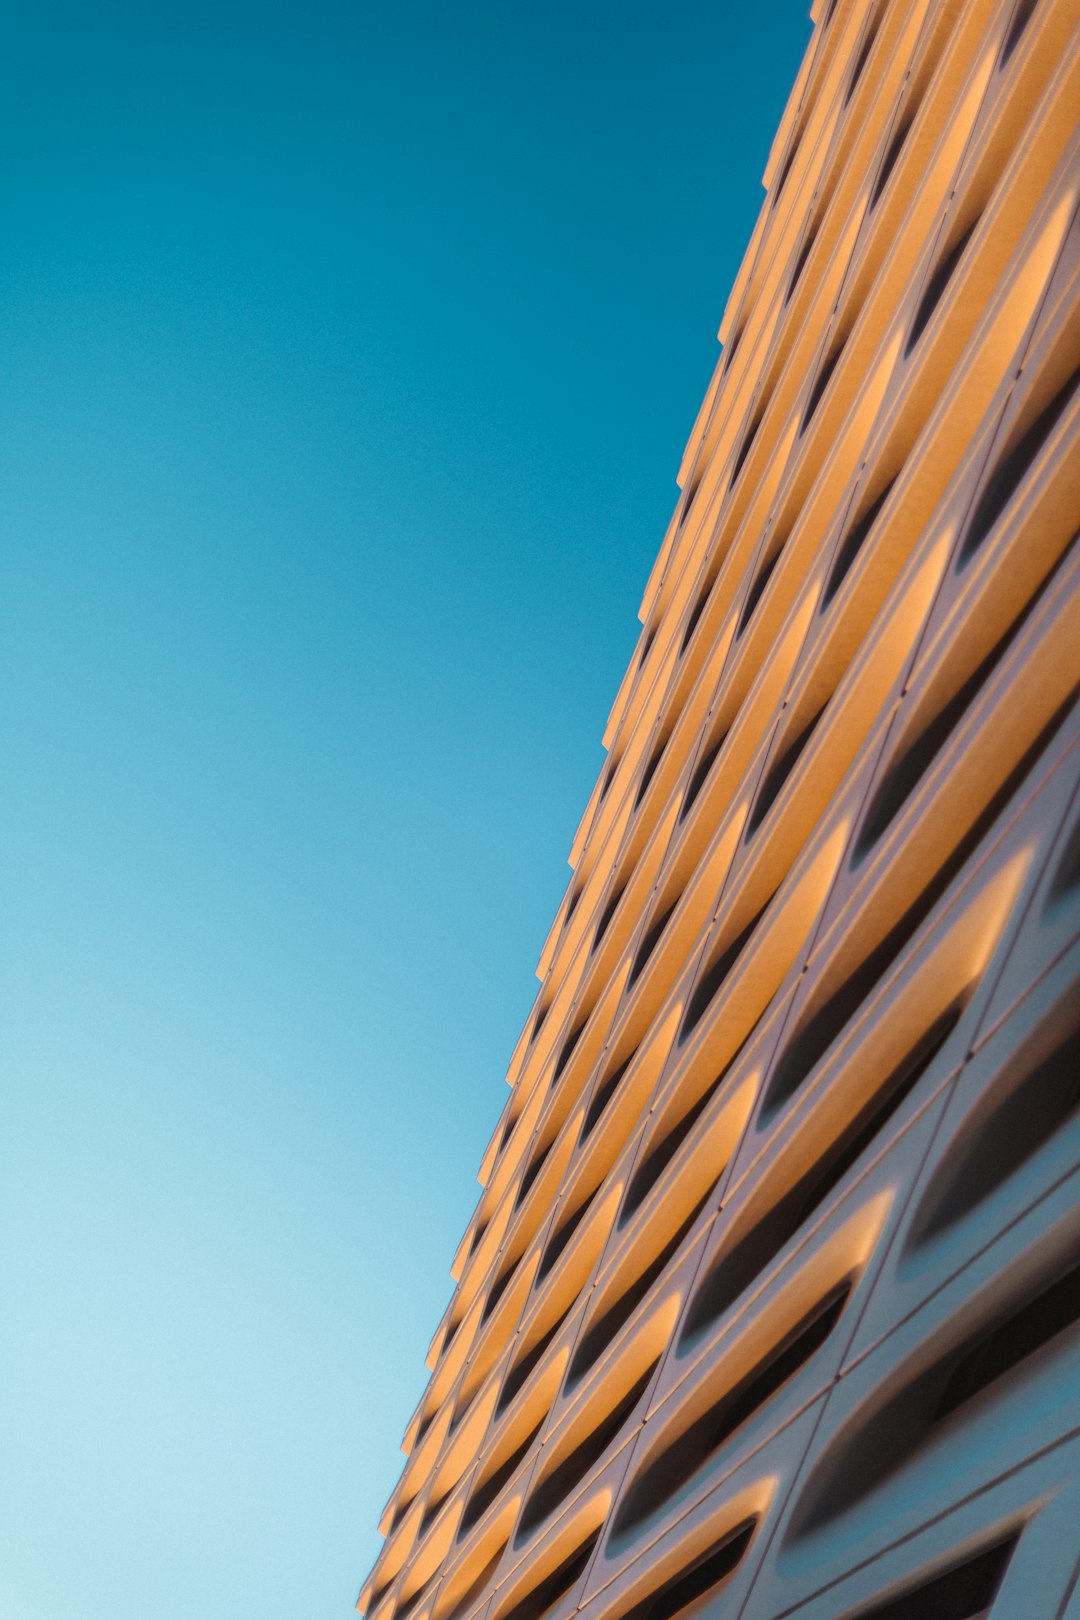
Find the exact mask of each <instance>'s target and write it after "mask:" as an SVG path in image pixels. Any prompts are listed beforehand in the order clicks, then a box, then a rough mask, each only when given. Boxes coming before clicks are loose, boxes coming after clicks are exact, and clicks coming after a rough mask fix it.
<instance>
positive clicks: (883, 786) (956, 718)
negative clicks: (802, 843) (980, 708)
mask: <svg viewBox="0 0 1080 1620" xmlns="http://www.w3.org/2000/svg"><path fill="white" fill-rule="evenodd" d="M1067 555H1068V553H1067V552H1065V553H1063V555H1062V557H1060V558H1059V559H1058V561H1057V562H1056V563H1055V564H1054V566H1053V567H1052V568H1051V569H1050V571H1049V573H1048V574H1047V575H1046V576H1045V578H1044V579H1043V580H1042V582H1041V583H1040V584H1039V585H1038V586H1037V588H1036V589H1035V591H1034V592H1033V593H1032V595H1031V596H1030V597H1029V598H1028V600H1027V601H1026V602H1025V603H1023V604H1022V605H1020V608H1019V612H1018V613H1017V616H1016V618H1015V619H1013V621H1012V623H1011V624H1010V625H1008V626H1007V627H1006V629H1005V630H1004V632H1003V633H1002V635H1001V636H999V638H998V640H997V641H996V642H995V643H994V645H993V646H992V647H991V648H990V651H989V652H988V653H987V654H986V655H985V657H984V658H983V660H982V662H981V663H980V664H979V665H978V666H977V667H976V668H975V669H974V670H972V672H971V674H970V675H969V676H968V677H967V679H966V680H965V681H964V682H963V683H962V685H960V686H959V687H958V688H957V689H956V691H955V692H954V693H953V695H952V696H951V697H950V698H949V699H948V700H947V701H946V702H945V703H943V704H942V705H941V707H940V708H939V709H938V711H937V713H936V714H935V715H934V716H933V717H932V718H931V719H929V720H928V721H927V722H926V723H925V724H924V725H923V726H922V727H921V729H920V730H919V732H918V735H917V736H915V737H914V738H913V739H912V740H911V741H910V742H909V743H908V744H907V745H906V746H905V747H904V749H903V751H902V752H901V753H900V755H899V757H898V758H897V759H896V760H895V761H894V762H893V764H892V765H890V766H889V768H888V770H887V771H886V772H885V774H884V776H883V777H882V779H881V783H880V785H879V786H878V788H877V789H876V790H875V792H874V795H873V797H872V798H871V800H870V803H869V804H868V805H867V808H866V810H865V812H864V814H863V817H862V821H861V823H860V826H859V830H858V833H857V834H856V837H855V841H854V844H853V845H852V850H851V857H850V859H851V866H852V868H855V867H858V866H860V865H861V864H862V862H863V861H864V860H865V859H866V857H867V856H868V855H869V854H870V852H871V850H872V849H874V848H875V847H876V845H877V844H879V843H880V842H881V840H882V838H883V837H884V836H885V834H886V832H888V830H889V828H890V827H891V826H892V824H893V822H894V821H895V820H896V818H897V816H898V815H899V814H900V812H901V810H903V808H904V806H905V804H907V802H908V800H909V799H910V798H911V796H912V794H913V793H914V792H915V791H916V789H917V788H918V786H919V784H920V782H921V781H922V780H923V778H924V777H925V776H926V774H927V772H928V771H929V770H930V768H931V766H932V765H933V763H934V761H935V760H936V759H937V757H938V755H939V754H940V753H941V751H942V749H943V748H944V747H945V745H946V743H947V742H948V741H949V738H950V737H951V736H952V734H953V732H954V731H955V730H956V728H957V727H958V726H959V724H960V722H961V721H962V720H963V718H964V716H965V715H966V714H967V712H968V710H969V709H971V708H972V707H973V705H974V704H975V702H976V700H977V698H978V697H979V694H980V693H981V692H982V690H983V688H984V686H986V684H987V683H988V681H989V680H990V677H991V676H992V675H993V673H994V671H995V670H996V669H997V668H998V666H999V664H1001V663H1002V661H1003V660H1004V658H1005V655H1006V653H1007V652H1008V651H1009V648H1010V647H1011V646H1012V644H1013V642H1014V641H1015V640H1016V638H1017V637H1018V636H1019V634H1020V632H1021V630H1022V629H1023V627H1024V625H1025V624H1026V623H1027V622H1028V620H1029V619H1030V617H1031V615H1032V613H1033V612H1034V610H1035V608H1036V606H1037V605H1038V603H1039V601H1040V600H1041V598H1042V597H1043V596H1044V595H1045V593H1046V591H1047V589H1048V587H1049V585H1050V583H1051V581H1052V580H1053V579H1054V576H1055V575H1056V573H1057V572H1058V570H1059V569H1060V567H1061V564H1062V562H1063V561H1064V558H1065V557H1066V556H1067Z"/></svg>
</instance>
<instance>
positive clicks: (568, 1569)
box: [498, 1530, 600, 1620]
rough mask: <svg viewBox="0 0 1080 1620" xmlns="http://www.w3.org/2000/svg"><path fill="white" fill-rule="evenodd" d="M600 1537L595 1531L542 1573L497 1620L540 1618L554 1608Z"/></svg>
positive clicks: (581, 1570) (577, 1578)
mask: <svg viewBox="0 0 1080 1620" xmlns="http://www.w3.org/2000/svg"><path fill="white" fill-rule="evenodd" d="M599 1539H600V1531H599V1530H594V1531H593V1533H592V1535H591V1536H590V1537H589V1538H588V1540H587V1541H586V1542H585V1544H584V1546H582V1547H581V1548H579V1549H578V1551H577V1552H575V1553H572V1554H571V1556H570V1557H569V1558H567V1559H564V1561H563V1562H562V1563H561V1564H560V1565H559V1566H558V1568H557V1569H553V1570H552V1572H551V1574H550V1575H547V1576H545V1577H544V1579H543V1580H542V1581H540V1583H539V1584H538V1585H537V1586H534V1587H533V1589H532V1591H531V1592H527V1593H526V1594H525V1596H524V1597H522V1598H519V1599H518V1601H517V1602H516V1603H515V1604H514V1605H513V1606H512V1607H511V1608H509V1609H504V1610H503V1611H502V1612H501V1613H500V1615H499V1616H498V1620H542V1616H543V1615H545V1614H547V1613H548V1611H549V1610H550V1609H553V1608H554V1607H555V1605H556V1603H558V1602H559V1601H560V1600H561V1599H562V1598H564V1597H565V1596H566V1594H567V1592H569V1591H570V1589H571V1587H572V1586H575V1585H576V1584H577V1582H578V1581H579V1580H580V1579H581V1577H582V1575H584V1573H585V1568H586V1565H587V1564H588V1562H589V1559H590V1558H591V1557H592V1551H593V1548H594V1547H595V1546H596V1543H597V1542H598V1541H599Z"/></svg>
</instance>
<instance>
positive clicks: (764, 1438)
mask: <svg viewBox="0 0 1080 1620" xmlns="http://www.w3.org/2000/svg"><path fill="white" fill-rule="evenodd" d="M814 20H815V26H814V32H813V35H812V38H811V41H810V44H809V46H808V49H807V53H806V57H805V60H804V62H803V66H802V68H801V70H800V73H799V76H798V79H797V82H796V85H795V88H794V91H793V93H792V97H791V100H790V102H789V105H788V107H787V110H786V112H785V114H784V117H783V119H782V121H781V125H780V129H779V131H778V134H777V137H776V141H775V144H774V148H773V152H772V155H771V157H770V161H769V165H768V168H767V171H766V175H765V186H766V195H765V201H764V204H763V207H762V211H761V216H760V218H759V221H758V224H757V227H756V229H755V231H754V234H753V237H752V239H751V242H750V245H749V248H748V250H747V254H746V258H745V260H744V262H743V265H742V268H741V269H740V271H739V274H738V277H737V279H736V283H735V287H734V289H733V291H732V294H731V297H730V299H729V303H728V307H727V311H726V313H725V316H724V321H723V325H722V327H721V333H720V336H721V340H722V343H723V351H722V355H721V359H720V362H719V364H718V366H717V369H716V373H715V375H714V378H713V380H712V383H711V384H710V387H709V389H708V392H707V394H706V397H705V400H704V403H703V405H702V407H701V411H700V413H699V416H698V419H697V422H696V424H695V426H694V429H693V432H692V434H691V438H690V442H689V444H688V447H687V450H686V453H685V456H684V459H683V463H682V468H681V471H680V486H681V491H682V493H681V495H680V499H679V501H678V504H677V506H676V510H675V513H674V515H673V517H672V520H671V524H670V526H669V529H668V532H667V534H666V536H665V538H664V541H663V544H662V545H661V547H660V551H659V555H658V558H657V561H656V564H655V567H654V569H653V573H652V576H651V578H650V580H649V583H648V586H647V589H646V592H645V597H644V601H643V603H642V606H641V610H640V617H641V620H642V624H643V629H642V634H641V639H640V642H639V646H638V649H637V650H636V651H635V654H634V657H633V659H632V660H631V663H630V666H629V668H628V670H627V672H626V675H625V677H624V680H623V682H622V685H621V687H620V689H619V692H618V694H617V697H616V700H615V704H614V707H613V709H612V711H611V715H610V718H609V721H608V725H607V730H606V733H605V737H604V742H605V746H606V748H607V750H608V757H607V762H606V764H605V767H604V769H603V771H602V772H601V775H600V778H599V780H598V782H597V784H596V787H595V789H594V791H593V794H592V796H591V798H590V801H589V803H588V805H587V807H586V810H585V814H584V816H583V818H582V821H581V824H580V827H579V829H578V832H577V836H576V838H575V840H574V843H573V848H572V852H571V864H572V867H573V878H572V881H571V883H570V885H569V888H568V890H567V894H566V896H565V898H564V901H563V903H562V905H561V906H560V909H559V912H558V914H557V916H556V919H555V922H554V925H553V927H552V930H551V933H550V935H549V938H548V940H547V943H546V945H545V947H544V951H543V955H542V958H541V962H540V968H539V970H538V972H539V977H540V979H541V989H540V992H539V995H538V998H537V1002H536V1005H535V1008H534V1010H533V1013H532V1015H531V1016H530V1019H529V1022H528V1024H527V1026H526V1028H525V1030H524V1031H523V1033H522V1035H521V1038H520V1040H519V1042H518V1045H517V1048H516V1050H515V1052H514V1056H513V1059H512V1061H511V1065H510V1070H509V1074H508V1077H507V1079H508V1084H509V1086H510V1088H511V1089H510V1095H509V1100H508V1102H507V1105H506V1109H505V1112H504V1115H503V1119H502V1120H501V1122H500V1125H499V1127H498V1129H497V1131H496V1133H495V1136H494V1137H493V1139H492V1142H491V1143H490V1144H489V1147H488V1149H487V1152H486V1153H485V1155H484V1159H483V1162H482V1165H481V1170H480V1181H481V1184H482V1187H483V1191H482V1194H481V1197H480V1200H479V1203H478V1205H477V1209H476V1213H475V1215H474V1217H473V1220H472V1222H471V1223H470V1226H469V1229H468V1231H467V1232H466V1234H465V1237H464V1239H463V1240H462V1243H461V1246H460V1248H459V1250H458V1254H457V1256H456V1258H455V1262H454V1266H453V1275H454V1277H455V1278H456V1279H457V1286H456V1290H455V1292H454V1295H453V1297H452V1299H451V1301H450V1304H449V1306H448V1308H447V1311H446V1314H445V1317H444V1319H443V1321H442V1323H441V1324H440V1326H439V1329H438V1331H437V1332H436V1335H435V1338H434V1340H433V1342H432V1345H431V1348H430V1352H429V1356H428V1365H429V1367H430V1368H431V1379H430V1382H429V1385H428V1388H427V1390H426V1392H425V1394H424V1397H423V1399H422V1401H421V1403H420V1406H419V1407H418V1409H417V1411H416V1413H415V1414H414V1416H413V1418H412V1420H411V1421H410V1423H409V1425H408V1429H407V1431H406V1435H405V1441H404V1450H405V1451H406V1453H407V1461H406V1464H405V1468H404V1471H403V1473H402V1476H401V1480H400V1482H399V1484H398V1486H397V1488H396V1489H395V1491H394V1494H393V1496H392V1497H391V1500H390V1502H389V1504H388V1506H387V1508H386V1511H385V1514H384V1518H383V1521H382V1524H381V1527H380V1528H381V1529H382V1531H383V1533H384V1535H385V1538H386V1539H385V1543H384V1546H383V1550H382V1552H381V1555H380V1557H379V1560H378V1562H377V1563H376V1566H375V1569H374V1570H373V1572H372V1574H371V1575H370V1576H369V1578H368V1580H367V1582H366V1584H365V1586H364V1589H363V1591H362V1593H361V1597H360V1604H359V1607H360V1608H361V1609H363V1610H364V1612H365V1613H366V1614H367V1615H368V1616H370V1617H371V1620H406V1617H407V1616H411V1617H413V1620H540V1617H541V1616H551V1617H552V1620H569V1617H570V1616H571V1615H574V1614H576V1613H577V1612H578V1611H579V1610H580V1611H582V1612H583V1613H586V1614H588V1615H590V1616H595V1617H596V1620H631V1617H632V1620H671V1617H674V1616H676V1615H683V1614H689V1613H691V1612H693V1613H694V1614H697V1613H698V1612H699V1611H700V1612H702V1613H704V1612H706V1611H707V1612H708V1613H710V1614H712V1613H716V1614H717V1615H724V1616H727V1615H730V1616H732V1617H733V1620H734V1617H736V1616H740V1617H744V1620H779V1617H780V1616H785V1615H789V1614H798V1615H800V1616H802V1617H805V1620H835V1617H841V1616H848V1615H850V1616H852V1617H853V1620H855V1617H856V1616H865V1617H870V1616H874V1617H876V1620H916V1617H923V1616H935V1617H941V1620H965V1617H971V1616H975V1615H980V1614H987V1613H990V1612H991V1609H992V1612H993V1614H994V1616H995V1620H1005V1617H1015V1620H1042V1617H1044V1616H1045V1617H1046V1620H1056V1617H1058V1616H1062V1615H1069V1616H1071V1615H1072V1614H1073V1613H1074V1611H1076V1608H1077V1595H1076V1594H1077V1578H1078V1575H1080V1328H1078V1325H1077V1324H1078V1320H1080V1203H1078V1197H1077V1194H1078V1190H1080V987H1078V980H1080V705H1078V704H1077V702H1076V698H1077V695H1078V692H1080V547H1078V546H1077V544H1076V536H1077V531H1078V526H1080V499H1078V496H1080V456H1078V455H1077V453H1076V452H1077V444H1076V441H1077V432H1078V429H1077V422H1078V414H1080V404H1078V397H1077V386H1076V385H1077V377H1078V369H1077V368H1078V365H1080V341H1078V334H1080V274H1078V272H1080V226H1078V222H1077V203H1078V197H1080V163H1078V139H1077V109H1078V108H1080V51H1078V49H1077V35H1078V31H1080V6H1078V4H1077V3H1076V0H963V3H961V0H832V3H831V4H830V3H828V0H826V3H824V4H822V5H821V7H820V8H819V10H818V11H817V12H816V13H815V14H814Z"/></svg>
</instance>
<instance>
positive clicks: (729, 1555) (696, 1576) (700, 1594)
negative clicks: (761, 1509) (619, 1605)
mask: <svg viewBox="0 0 1080 1620" xmlns="http://www.w3.org/2000/svg"><path fill="white" fill-rule="evenodd" d="M757 1523H758V1521H757V1519H756V1518H753V1519H747V1520H745V1521H744V1522H743V1523H742V1524H740V1525H738V1526H736V1528H735V1529H734V1530H732V1531H730V1532H729V1533H728V1534H727V1535H726V1536H724V1538H723V1540H722V1541H721V1542H720V1544H719V1545H718V1546H716V1545H713V1546H710V1547H707V1548H706V1550H705V1551H704V1552H703V1553H701V1554H700V1555H699V1556H698V1557H697V1558H695V1559H694V1561H693V1563H691V1564H690V1565H688V1567H687V1568H686V1569H684V1570H682V1571H681V1572H680V1573H679V1574H678V1575H674V1576H672V1578H671V1579H670V1580H668V1581H665V1582H664V1584H663V1586H661V1587H658V1588H657V1590H656V1591H655V1592H653V1593H651V1594H650V1595H649V1596H648V1597H647V1598H643V1599H642V1601H641V1602H640V1603H635V1605H634V1607H633V1608H632V1609H630V1610H628V1612H627V1613H626V1614H624V1615H622V1616H621V1617H620V1620H676V1617H677V1616H679V1615H681V1614H683V1612H684V1611H685V1610H687V1609H689V1608H690V1607H691V1605H693V1606H694V1609H695V1612H699V1613H700V1612H703V1610H704V1605H701V1604H699V1599H701V1598H704V1597H708V1598H709V1599H710V1600H711V1599H713V1598H716V1597H718V1596H719V1594H720V1589H721V1587H723V1586H726V1585H727V1583H728V1581H729V1580H730V1579H731V1576H732V1575H733V1574H734V1573H735V1571H736V1570H737V1569H738V1567H739V1565H740V1564H741V1563H742V1561H743V1559H744V1558H745V1557H746V1554H747V1551H748V1550H749V1547H750V1543H751V1541H752V1540H753V1539H754V1531H755V1530H756V1529H757Z"/></svg>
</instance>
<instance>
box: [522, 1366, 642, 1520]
mask: <svg viewBox="0 0 1080 1620" xmlns="http://www.w3.org/2000/svg"><path fill="white" fill-rule="evenodd" d="M658 1366H659V1362H658V1361H654V1362H653V1363H652V1365H651V1366H650V1367H649V1368H648V1369H647V1370H646V1372H645V1373H643V1374H642V1376H641V1377H640V1378H639V1379H638V1380H637V1382H636V1384H635V1385H634V1386H633V1388H632V1389H631V1390H629V1391H628V1392H627V1393H626V1394H625V1395H624V1396H623V1398H622V1400H621V1401H619V1403H618V1405H617V1406H616V1407H615V1409H614V1411H612V1412H610V1413H609V1414H608V1416H607V1417H606V1418H604V1419H603V1421H602V1422H600V1423H598V1424H597V1425H596V1427H595V1428H594V1429H593V1430H592V1431H591V1432H590V1433H589V1434H588V1435H587V1436H586V1437H585V1439H584V1440H583V1441H582V1442H581V1444H580V1445H579V1446H575V1448H574V1450H573V1451H572V1452H571V1453H570V1455H569V1456H568V1457H564V1458H563V1460H562V1462H561V1463H559V1464H558V1465H557V1466H556V1467H555V1468H553V1469H552V1470H551V1472H550V1473H549V1474H547V1475H546V1476H545V1477H544V1478H542V1479H541V1480H540V1481H539V1482H538V1484H537V1485H536V1486H535V1488H534V1489H533V1491H532V1494H531V1495H530V1496H529V1497H528V1499H527V1501H526V1503H525V1506H524V1507H523V1508H522V1510H521V1518H520V1519H519V1520H518V1527H517V1530H516V1531H515V1532H514V1545H515V1547H520V1546H521V1545H522V1543H523V1542H526V1541H528V1540H529V1538H530V1537H531V1536H532V1535H533V1534H534V1532H535V1531H536V1530H538V1529H539V1527H540V1525H542V1524H543V1522H544V1520H545V1519H546V1518H548V1517H549V1515H550V1514H551V1513H553V1512H554V1511H555V1509H556V1508H557V1507H559V1505H560V1504H561V1503H562V1502H564V1501H565V1500H566V1499H567V1497H568V1496H569V1495H570V1493H571V1492H572V1491H573V1490H574V1488H575V1487H576V1486H577V1485H580V1484H581V1481H582V1480H583V1479H584V1478H585V1476H586V1474H588V1473H590V1472H591V1470H592V1469H593V1468H595V1466H596V1464H597V1463H598V1462H599V1461H600V1459H601V1457H602V1456H603V1455H604V1453H605V1451H607V1449H608V1447H609V1446H610V1445H611V1442H612V1441H613V1440H614V1439H615V1436H616V1435H617V1434H618V1432H619V1430H620V1429H621V1428H622V1426H623V1424H624V1423H625V1422H626V1420H627V1418H628V1417H629V1416H630V1414H631V1412H632V1411H633V1410H634V1408H635V1406H637V1404H638V1402H639V1401H640V1400H641V1397H642V1396H643V1395H644V1393H645V1391H646V1390H647V1389H648V1387H649V1385H650V1384H651V1383H652V1377H653V1373H654V1372H655V1371H656V1369H657V1367H658Z"/></svg>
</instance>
